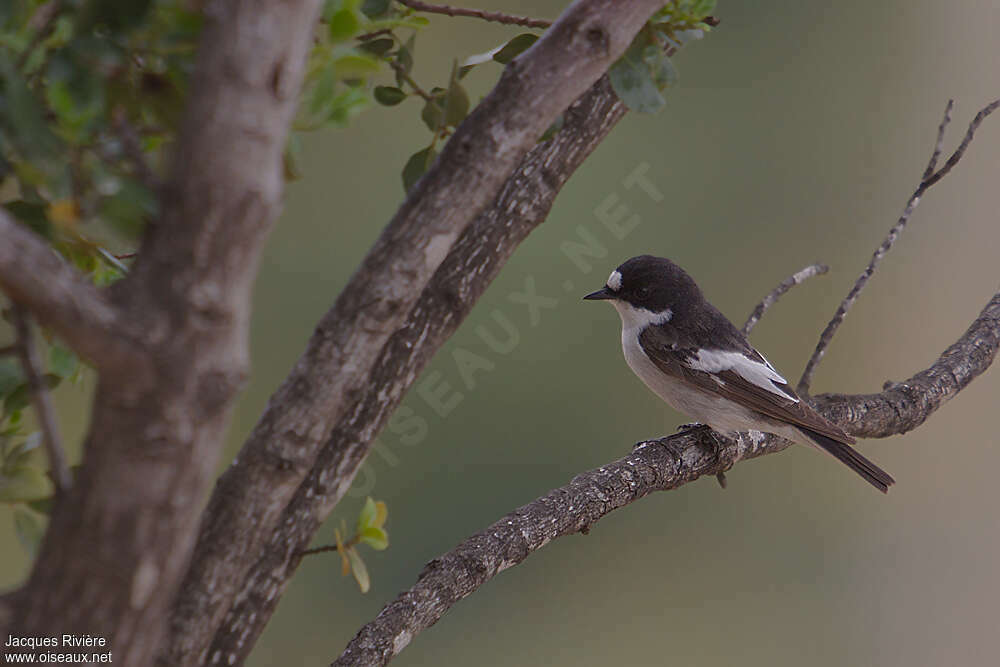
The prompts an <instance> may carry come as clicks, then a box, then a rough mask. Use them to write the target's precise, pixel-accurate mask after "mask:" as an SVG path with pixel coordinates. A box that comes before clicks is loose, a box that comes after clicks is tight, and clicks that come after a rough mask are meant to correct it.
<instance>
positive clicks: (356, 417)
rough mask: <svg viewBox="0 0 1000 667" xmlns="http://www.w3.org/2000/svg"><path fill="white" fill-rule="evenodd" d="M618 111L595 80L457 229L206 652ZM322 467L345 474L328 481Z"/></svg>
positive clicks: (224, 646)
mask: <svg viewBox="0 0 1000 667" xmlns="http://www.w3.org/2000/svg"><path fill="white" fill-rule="evenodd" d="M625 112H626V108H625V106H624V105H623V104H622V103H621V102H620V101H619V100H618V98H617V96H616V95H615V94H614V93H613V92H612V90H611V86H610V84H608V82H607V79H606V78H604V79H601V80H600V81H599V82H598V83H597V84H595V85H594V87H593V88H592V89H591V90H590V91H588V93H587V94H585V95H584V96H582V97H581V98H580V99H579V100H578V101H577V102H576V103H574V104H573V105H572V106H571V107H570V108H569V109H568V110H567V111H566V114H565V121H564V123H563V127H562V129H561V130H560V131H559V132H558V133H557V134H556V135H555V136H554V137H553V138H552V139H550V140H549V141H546V142H544V143H542V144H539V145H538V146H536V147H535V148H534V149H533V150H532V151H531V152H530V153H529V154H528V156H527V157H526V158H525V160H524V162H523V163H522V164H521V166H520V167H519V168H518V170H517V171H516V172H515V173H514V175H513V176H512V177H511V178H510V179H509V180H508V182H507V183H506V184H505V185H504V187H503V189H502V190H501V191H500V193H499V195H498V196H497V199H496V201H495V202H494V203H493V205H492V206H490V208H488V209H487V210H485V211H484V212H483V213H482V214H480V215H479V217H478V218H477V219H476V220H475V221H474V223H473V224H472V226H470V227H469V228H468V229H466V231H465V232H463V234H462V236H461V237H460V238H459V240H458V241H457V242H456V244H455V245H454V246H453V247H452V249H451V251H450V252H449V254H448V256H447V257H446V258H445V261H444V262H443V263H442V264H441V267H440V268H439V269H438V271H437V272H435V274H434V276H433V278H432V279H431V281H430V283H429V284H428V285H427V287H426V288H425V289H424V290H423V293H422V294H421V295H420V299H419V300H418V302H417V304H416V305H415V306H414V308H413V309H412V310H411V312H410V314H409V317H408V318H407V321H406V323H405V324H404V325H403V326H402V327H400V329H399V330H398V331H397V332H396V333H395V334H394V335H393V336H392V338H391V339H390V340H389V341H388V342H387V344H386V345H385V347H384V348H383V349H382V350H381V353H380V355H379V358H378V360H377V361H376V363H375V365H374V368H373V369H372V370H371V372H370V374H369V376H368V387H369V390H368V391H365V392H362V393H359V394H357V395H356V396H354V397H353V398H352V399H351V401H350V403H349V404H348V409H347V410H346V411H345V416H344V417H342V418H341V419H340V420H339V421H338V423H337V425H336V426H335V428H334V430H333V433H332V434H331V436H330V437H329V439H328V440H327V441H326V442H325V443H324V446H323V449H322V451H321V452H320V454H319V456H318V458H317V460H316V462H315V464H314V466H313V468H312V471H311V472H310V474H309V476H308V478H307V479H306V480H305V481H304V483H303V484H302V485H301V486H300V487H299V489H298V490H297V492H296V493H295V496H294V497H293V499H292V500H291V502H290V503H289V504H288V507H287V508H286V509H285V510H284V512H283V513H282V514H281V517H280V519H279V521H277V522H276V523H277V526H278V527H277V529H276V531H275V532H274V533H273V534H272V536H271V539H270V540H269V541H268V543H267V546H266V549H265V550H264V551H263V553H262V554H261V555H260V557H259V559H257V560H256V562H255V563H254V564H253V566H252V568H251V569H250V571H249V572H248V573H247V574H246V575H245V577H244V579H243V582H242V583H241V586H240V593H239V595H238V597H237V598H236V600H235V602H234V604H233V607H232V609H231V610H230V611H229V613H228V614H227V615H226V618H225V622H224V624H223V625H222V627H221V629H220V630H219V632H218V633H217V635H216V637H215V639H214V641H213V644H212V646H211V649H210V651H209V653H208V655H210V656H213V657H214V656H219V660H222V661H224V660H225V659H227V656H229V655H237V656H243V655H245V654H246V652H247V651H248V650H249V648H250V647H251V646H252V644H253V641H254V639H255V638H256V636H257V634H259V632H260V631H261V630H262V629H263V627H264V624H265V623H266V622H267V619H268V618H269V616H270V614H271V612H272V611H273V609H274V607H275V605H276V604H277V603H278V600H279V599H280V597H281V594H282V592H283V591H284V588H285V586H286V585H287V583H288V581H289V580H290V578H291V576H292V575H293V574H294V572H295V569H296V567H297V566H298V563H299V561H300V559H301V551H302V550H303V549H304V548H305V547H307V546H308V545H309V542H310V541H311V540H312V537H313V535H314V534H315V531H316V530H317V529H318V528H319V526H320V525H321V524H322V521H323V519H324V518H325V517H326V516H327V514H328V513H329V512H330V510H331V509H332V508H333V506H334V505H335V504H336V502H337V500H339V499H340V497H341V496H342V495H343V493H344V492H345V491H346V490H347V488H348V487H349V486H350V482H351V480H353V477H354V473H355V472H356V470H357V467H358V466H359V465H360V464H361V462H362V461H363V460H364V457H365V456H366V455H367V453H368V449H369V446H370V443H371V442H372V439H373V438H374V434H375V433H377V432H378V431H379V430H381V428H382V427H383V425H384V424H385V421H386V420H387V419H388V418H389V416H390V415H391V414H392V413H393V411H394V410H395V408H396V407H397V406H398V404H399V402H400V401H401V400H402V397H403V396H404V394H405V392H406V390H407V389H408V388H409V387H410V385H411V384H412V383H413V381H414V380H415V379H416V378H417V377H419V375H420V372H421V371H422V370H423V368H424V367H425V366H426V364H427V363H428V362H429V361H430V359H431V358H432V357H433V355H434V353H435V352H436V351H437V349H438V348H439V347H440V346H441V345H442V344H443V343H444V341H446V340H447V339H448V337H449V336H451V334H452V333H454V331H455V330H456V329H457V328H458V326H459V325H460V324H461V322H462V321H463V320H464V319H465V317H466V316H467V315H468V313H469V312H470V311H471V310H472V306H473V305H474V304H475V303H476V301H477V300H478V299H479V297H480V296H481V295H482V293H483V292H484V291H485V290H486V288H487V287H488V286H489V285H490V283H491V282H492V281H493V279H494V278H495V277H496V276H497V274H498V273H499V272H500V269H501V268H502V267H503V265H504V264H505V263H506V261H507V259H508V258H509V257H510V256H511V254H512V253H513V252H514V250H515V249H516V248H517V246H518V245H519V244H520V243H521V241H523V240H524V239H525V238H526V237H527V236H528V234H529V233H530V232H531V231H532V230H533V229H534V228H535V227H537V226H538V225H539V224H540V223H541V222H542V221H543V220H544V219H545V217H546V216H547V215H548V212H549V209H550V208H551V206H552V204H553V202H554V200H555V197H556V195H557V194H558V192H559V190H560V189H561V188H562V187H563V185H564V184H565V183H566V181H567V180H568V179H569V177H570V176H571V175H572V173H573V172H574V171H575V169H576V168H577V167H578V166H579V165H580V164H581V163H582V162H583V160H584V159H585V158H586V157H587V156H588V155H589V154H590V152H591V151H592V150H593V149H594V148H596V147H597V145H598V144H599V143H600V141H601V140H602V139H603V138H604V137H605V136H606V135H607V133H608V132H610V130H611V128H612V127H614V125H615V124H616V123H617V122H618V120H619V119H620V118H621V117H622V116H624V114H625ZM330 470H337V471H342V470H348V471H350V474H349V477H347V478H346V479H340V478H338V479H336V481H334V480H331V479H329V472H328V471H330ZM179 611H180V610H178V612H179Z"/></svg>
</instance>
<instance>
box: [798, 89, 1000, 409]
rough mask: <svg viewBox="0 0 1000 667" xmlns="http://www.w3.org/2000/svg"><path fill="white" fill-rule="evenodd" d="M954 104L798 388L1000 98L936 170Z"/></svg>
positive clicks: (801, 389)
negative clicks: (916, 180) (921, 171)
mask: <svg viewBox="0 0 1000 667" xmlns="http://www.w3.org/2000/svg"><path fill="white" fill-rule="evenodd" d="M953 106H954V103H953V101H952V100H948V105H947V106H946V107H945V112H944V119H943V120H942V121H941V124H940V125H939V126H938V133H937V141H936V142H935V145H934V152H933V153H932V154H931V158H930V160H929V161H928V163H927V168H926V169H925V170H924V175H923V178H921V180H920V184H919V185H918V186H917V189H916V190H914V191H913V194H912V195H910V198H909V200H907V202H906V207H905V208H904V209H903V213H902V215H900V216H899V220H897V221H896V224H895V225H893V227H892V229H890V230H889V234H888V235H887V236H886V238H885V240H884V241H882V244H881V245H880V246H879V247H878V249H876V250H875V254H873V255H872V258H871V261H869V262H868V266H867V267H865V270H864V271H863V272H862V273H861V275H860V276H859V277H858V279H857V281H855V283H854V287H852V288H851V291H850V292H849V293H848V294H847V296H846V297H845V298H844V300H843V302H841V304H840V307H839V308H837V312H836V313H835V314H834V316H833V319H831V320H830V323H829V324H827V325H826V328H825V329H824V330H823V333H822V334H821V335H820V337H819V342H818V343H816V349H815V350H814V351H813V353H812V356H811V357H809V362H808V363H807V364H806V367H805V370H804V371H802V377H801V378H800V379H799V384H798V386H797V387H796V391H798V393H800V394H808V393H809V385H810V384H811V383H812V378H813V375H814V374H815V372H816V368H817V366H819V362H820V361H822V359H823V355H824V354H826V349H827V348H828V347H829V346H830V341H831V340H833V335H834V334H835V333H836V332H837V329H838V328H839V327H840V325H841V323H842V322H843V321H844V318H845V317H846V316H847V311H848V310H850V309H851V306H853V305H854V302H855V301H857V300H858V295H859V294H860V293H861V290H862V289H864V287H865V285H867V284H868V281H869V280H870V279H871V277H872V276H873V275H874V274H875V269H876V267H878V265H879V262H881V261H882V258H883V257H885V255H886V253H888V252H889V250H891V249H892V246H893V244H894V243H895V242H896V239H897V238H899V234H900V233H901V232H902V231H903V228H905V227H906V223H907V222H908V221H909V219H910V216H911V215H912V214H913V211H914V209H916V208H917V205H918V204H919V203H920V197H921V196H923V194H924V193H925V192H926V191H927V190H928V189H930V187H931V186H933V185H934V184H935V183H937V182H938V181H940V180H941V179H942V178H944V177H945V176H946V175H947V174H948V172H950V171H951V170H952V168H953V167H954V166H955V165H956V164H958V161H959V160H961V159H962V156H963V155H964V154H965V150H966V149H967V148H968V147H969V144H970V143H971V142H972V138H973V136H974V135H975V133H976V129H978V128H979V125H980V124H981V123H982V122H983V120H984V119H985V118H986V117H987V116H989V115H990V114H991V113H993V112H994V111H995V110H996V109H997V107H1000V100H995V101H993V102H991V103H990V104H988V105H987V106H986V107H984V108H983V109H982V110H981V111H980V112H979V113H978V114H976V117H975V118H974V119H973V120H972V122H971V123H970V124H969V129H968V130H966V132H965V137H964V138H963V139H962V143H960V144H959V146H958V148H956V149H955V152H954V153H952V154H951V157H949V158H948V161H947V162H945V163H944V166H943V167H941V168H940V169H939V170H937V171H934V168H935V167H936V166H937V161H938V158H939V157H940V155H941V144H942V142H943V140H944V132H945V129H946V128H947V127H948V123H949V121H950V120H951V111H952V108H953Z"/></svg>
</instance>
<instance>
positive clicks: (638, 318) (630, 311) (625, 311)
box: [611, 299, 674, 336]
mask: <svg viewBox="0 0 1000 667" xmlns="http://www.w3.org/2000/svg"><path fill="white" fill-rule="evenodd" d="M611 305H612V306H614V307H615V310H617V311H618V314H619V315H620V316H621V318H622V333H623V334H624V333H625V332H626V331H628V332H634V335H636V336H638V335H639V331H640V330H642V329H645V328H646V327H648V326H649V325H651V324H663V323H664V322H669V321H670V318H672V317H673V316H674V311H672V310H670V309H669V308H667V309H666V310H664V311H663V312H660V313H654V312H653V311H651V310H646V309H645V308H636V307H635V306H633V305H632V304H630V303H629V302H627V301H619V300H618V299H615V300H614V301H612V302H611Z"/></svg>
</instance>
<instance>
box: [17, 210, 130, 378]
mask: <svg viewBox="0 0 1000 667" xmlns="http://www.w3.org/2000/svg"><path fill="white" fill-rule="evenodd" d="M0 239H3V242H2V243H0V288H3V291H4V292H6V293H7V295H8V296H9V297H10V298H11V299H12V300H14V301H16V302H17V303H19V304H21V305H23V306H25V307H26V308H28V310H30V311H31V312H32V314H33V315H34V316H35V318H36V319H37V320H38V321H39V322H40V323H41V324H43V325H44V326H46V327H47V328H49V329H51V330H52V332H53V333H55V334H56V335H57V336H58V337H59V338H60V339H61V340H63V341H64V342H65V343H66V344H67V345H69V346H70V347H71V348H73V349H74V350H75V351H76V352H77V353H78V354H79V355H80V356H81V357H84V358H85V359H87V360H88V361H89V362H90V363H92V364H94V365H95V366H97V367H98V368H99V369H101V368H112V367H114V368H119V369H120V368H129V367H133V368H134V365H135V364H136V363H139V359H140V358H141V352H140V348H139V344H138V341H136V340H135V333H134V331H133V330H132V327H131V326H130V325H129V324H128V323H127V322H126V321H125V318H124V317H122V316H121V315H120V313H119V311H118V310H117V309H116V308H115V306H114V305H113V304H112V303H111V301H110V300H109V299H108V298H107V293H106V292H102V291H100V290H98V289H97V288H96V287H94V285H93V284H91V283H90V282H89V281H88V280H87V279H86V278H84V277H83V276H82V275H81V274H80V273H79V272H78V271H77V270H76V269H74V268H73V267H72V266H70V265H69V264H68V263H67V262H66V261H64V260H63V259H62V257H60V256H59V255H58V254H57V253H56V252H55V251H54V250H53V249H52V246H50V245H49V244H48V243H46V242H45V241H44V240H43V239H42V238H41V237H40V236H38V235H37V234H35V233H34V232H32V231H31V230H29V229H28V228H27V227H24V226H23V225H20V224H18V223H17V222H15V221H14V219H13V218H11V216H10V215H9V214H8V213H7V212H6V211H5V210H4V209H3V208H2V207H0Z"/></svg>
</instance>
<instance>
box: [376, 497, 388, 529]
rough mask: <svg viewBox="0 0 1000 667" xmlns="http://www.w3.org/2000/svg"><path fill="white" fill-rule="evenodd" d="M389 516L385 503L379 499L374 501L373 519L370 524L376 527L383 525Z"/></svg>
mask: <svg viewBox="0 0 1000 667" xmlns="http://www.w3.org/2000/svg"><path fill="white" fill-rule="evenodd" d="M388 518H389V508H388V507H387V506H386V504H385V503H384V502H383V501H381V500H379V501H378V502H376V503H375V520H374V521H372V525H373V526H375V527H376V528H381V527H383V526H384V525H385V520H386V519H388Z"/></svg>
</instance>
